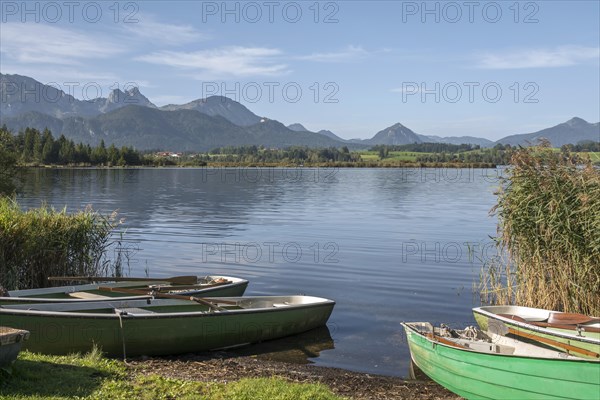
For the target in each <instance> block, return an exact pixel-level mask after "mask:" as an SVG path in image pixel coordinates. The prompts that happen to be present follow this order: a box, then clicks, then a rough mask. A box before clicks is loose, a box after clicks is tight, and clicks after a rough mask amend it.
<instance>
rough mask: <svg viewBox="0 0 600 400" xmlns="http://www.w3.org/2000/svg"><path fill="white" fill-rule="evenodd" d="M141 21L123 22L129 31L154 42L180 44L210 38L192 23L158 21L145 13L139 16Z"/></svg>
mask: <svg viewBox="0 0 600 400" xmlns="http://www.w3.org/2000/svg"><path fill="white" fill-rule="evenodd" d="M138 20H139V22H137V23H131V24H121V26H123V27H124V28H125V29H126V31H127V32H128V33H131V34H133V35H135V36H137V37H139V38H141V39H150V40H151V41H152V42H153V43H162V44H168V45H180V44H185V43H193V42H197V41H200V40H206V39H208V38H209V37H208V35H205V34H203V33H201V32H199V31H197V30H196V29H195V28H194V27H192V26H190V25H175V24H167V23H163V22H158V21H157V20H156V19H155V18H154V17H153V16H152V15H147V14H143V15H140V16H139V17H138Z"/></svg>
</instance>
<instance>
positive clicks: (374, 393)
mask: <svg viewBox="0 0 600 400" xmlns="http://www.w3.org/2000/svg"><path fill="white" fill-rule="evenodd" d="M0 398H1V399H7V400H8V399H11V400H13V399H14V400H24V399H57V400H58V399H75V398H77V399H102V400H104V399H148V400H154V399H165V400H167V399H206V400H226V399H232V400H288V399H289V400H296V399H300V400H302V399H304V400H309V399H310V400H312V399H316V400H329V399H332V400H333V399H336V400H337V399H353V400H395V399H416V400H459V399H460V397H459V396H456V395H455V394H453V393H451V392H449V391H448V390H446V389H444V388H443V387H441V386H440V385H438V384H436V383H435V382H432V381H430V380H427V379H426V378H425V377H424V376H419V377H418V380H409V381H407V380H403V379H401V378H397V377H388V376H380V375H373V374H364V373H358V372H351V371H347V370H343V369H338V368H327V367H319V366H315V365H313V364H296V363H288V362H282V361H275V360H272V359H270V357H269V356H268V355H265V354H261V353H260V352H259V353H257V354H253V355H240V354H237V353H234V352H225V351H221V352H208V353H199V354H187V355H181V356H176V357H154V358H147V357H143V358H138V359H132V360H129V361H128V362H127V363H124V362H122V361H118V360H110V359H106V358H104V357H102V356H101V354H100V353H99V352H92V353H91V354H87V355H71V356H60V357H58V356H42V355H39V354H32V353H29V352H26V351H25V352H22V353H21V354H20V356H19V359H18V360H17V361H16V363H15V364H14V367H13V373H12V375H9V374H7V373H6V372H4V371H2V370H0Z"/></svg>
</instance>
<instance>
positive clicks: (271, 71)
mask: <svg viewBox="0 0 600 400" xmlns="http://www.w3.org/2000/svg"><path fill="white" fill-rule="evenodd" d="M279 55H281V51H279V50H278V49H269V48H263V47H239V46H234V47H223V48H219V49H210V50H199V51H194V52H182V51H158V52H154V53H150V54H147V55H143V56H140V57H137V58H136V60H138V61H144V62H148V63H152V64H159V65H166V66H169V67H174V68H179V69H182V70H186V71H191V72H193V74H194V75H195V76H196V77H197V78H199V79H200V78H201V79H208V78H209V77H210V78H221V77H232V76H233V77H248V76H278V75H283V74H286V73H288V72H289V70H288V69H287V65H285V64H281V63H277V62H276V57H277V56H279Z"/></svg>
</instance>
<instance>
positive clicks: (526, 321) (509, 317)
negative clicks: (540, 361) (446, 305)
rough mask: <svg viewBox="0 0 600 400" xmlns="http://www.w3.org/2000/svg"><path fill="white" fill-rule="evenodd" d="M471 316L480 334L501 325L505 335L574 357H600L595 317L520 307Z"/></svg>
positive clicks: (598, 326)
mask: <svg viewBox="0 0 600 400" xmlns="http://www.w3.org/2000/svg"><path fill="white" fill-rule="evenodd" d="M473 315H474V316H475V320H476V321H477V324H478V325H479V327H480V328H481V329H482V330H484V331H487V330H489V327H490V325H493V324H495V323H496V324H498V323H501V324H504V325H505V326H507V327H508V329H507V331H506V334H507V335H509V336H512V337H521V338H526V339H530V340H537V341H540V342H543V343H544V344H546V345H549V346H552V347H554V348H556V349H559V350H561V351H566V352H568V353H571V354H573V355H575V356H578V357H584V358H591V359H599V358H600V319H598V318H594V317H589V316H586V315H582V314H570V313H562V312H558V311H549V310H543V309H540V308H530V307H520V306H487V307H478V308H474V309H473ZM571 347H575V348H574V349H571ZM579 349H582V350H579Z"/></svg>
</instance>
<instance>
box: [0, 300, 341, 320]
mask: <svg viewBox="0 0 600 400" xmlns="http://www.w3.org/2000/svg"><path fill="white" fill-rule="evenodd" d="M275 297H281V296H275ZM305 297H312V296H305ZM316 298H317V299H319V300H320V301H317V302H311V303H306V304H288V305H286V306H285V307H270V308H264V307H263V308H248V309H243V308H242V309H236V310H226V311H216V312H211V311H191V312H175V313H173V312H172V313H143V314H135V313H127V314H117V313H116V312H113V313H110V314H108V313H102V314H100V313H85V312H68V311H42V310H29V309H18V308H7V307H6V306H2V305H0V316H1V315H3V314H4V315H12V316H36V317H50V318H79V319H82V317H84V319H86V320H90V319H119V318H126V319H136V320H137V319H155V318H165V319H166V318H169V319H173V318H191V317H217V316H227V315H236V314H241V315H248V314H258V313H265V312H283V311H287V310H299V309H307V308H320V307H324V306H331V307H333V306H335V304H336V303H335V301H334V300H330V299H325V298H320V297H316ZM241 299H245V300H247V299H249V298H241ZM181 301H182V302H185V301H187V300H181ZM97 303H104V302H102V301H100V302H97ZM40 304H43V303H40ZM217 304H218V302H217ZM107 306H108V307H107V308H113V309H115V308H116V309H119V307H110V304H108V302H107ZM9 307H10V306H9ZM123 308H129V307H123Z"/></svg>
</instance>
